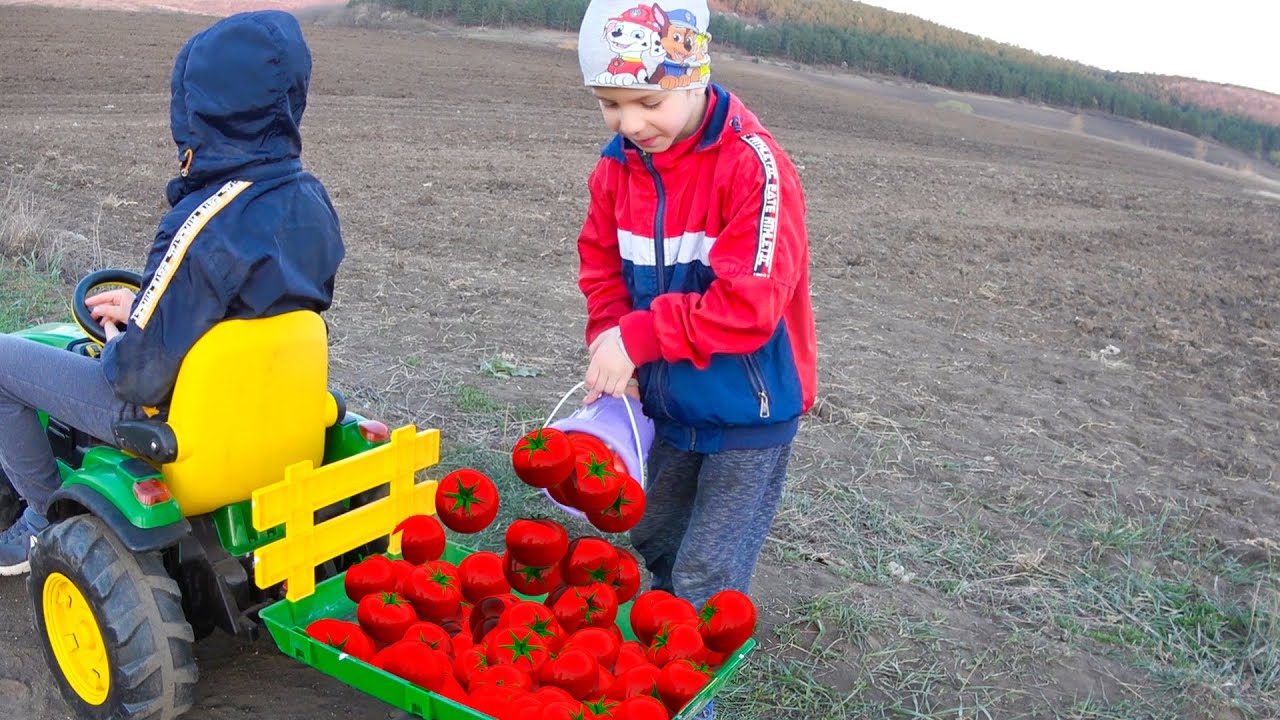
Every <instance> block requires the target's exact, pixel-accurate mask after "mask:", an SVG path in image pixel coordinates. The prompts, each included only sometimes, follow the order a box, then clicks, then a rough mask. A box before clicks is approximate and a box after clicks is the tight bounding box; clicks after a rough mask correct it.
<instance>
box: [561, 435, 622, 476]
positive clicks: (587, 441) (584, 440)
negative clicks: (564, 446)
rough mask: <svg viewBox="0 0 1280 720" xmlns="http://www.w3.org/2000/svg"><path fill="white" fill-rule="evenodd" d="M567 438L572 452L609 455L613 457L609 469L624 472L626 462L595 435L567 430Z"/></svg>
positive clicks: (576, 453)
mask: <svg viewBox="0 0 1280 720" xmlns="http://www.w3.org/2000/svg"><path fill="white" fill-rule="evenodd" d="M565 435H566V436H568V438H569V444H570V445H572V446H573V450H574V454H575V455H581V454H582V453H584V452H593V453H595V454H597V455H599V456H601V457H604V456H606V455H607V456H609V457H612V458H613V464H612V465H610V469H611V470H613V471H614V472H616V473H619V474H626V473H627V472H628V471H627V466H626V463H624V462H622V458H620V457H618V456H617V455H616V454H614V452H613V451H612V450H610V449H609V446H608V445H605V444H604V441H603V440H601V439H600V438H598V437H596V436H595V435H591V434H590V433H584V432H576V431H572V430H571V431H569V432H567V433H565Z"/></svg>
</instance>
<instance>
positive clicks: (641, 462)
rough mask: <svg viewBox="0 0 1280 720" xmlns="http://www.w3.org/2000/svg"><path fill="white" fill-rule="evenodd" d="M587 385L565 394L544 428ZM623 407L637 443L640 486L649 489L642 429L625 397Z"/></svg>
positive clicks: (544, 424)
mask: <svg viewBox="0 0 1280 720" xmlns="http://www.w3.org/2000/svg"><path fill="white" fill-rule="evenodd" d="M585 385H586V383H585V382H579V383H578V384H577V385H574V386H573V387H571V388H569V392H567V393H565V394H564V396H563V397H561V398H560V402H558V403H556V407H555V409H554V410H552V411H551V414H550V415H548V416H547V419H546V420H545V421H544V422H543V423H542V427H544V428H545V427H547V426H548V425H550V424H551V421H552V420H554V419H555V417H556V415H557V414H558V413H559V412H560V408H562V407H564V404H565V403H566V402H568V401H569V398H570V397H572V396H573V394H574V393H576V392H578V391H579V390H581V389H582V388H583V387H584V386H585ZM622 405H623V407H625V408H626V409H627V419H628V420H630V421H631V437H632V439H634V440H635V441H636V464H637V465H639V466H640V486H641V487H648V483H647V482H645V473H646V472H647V470H646V469H645V466H644V448H643V447H641V444H640V428H639V426H637V425H636V414H635V412H634V411H633V410H632V409H631V403H629V402H627V398H626V397H625V396H624V397H623V398H622Z"/></svg>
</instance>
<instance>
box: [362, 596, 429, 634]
mask: <svg viewBox="0 0 1280 720" xmlns="http://www.w3.org/2000/svg"><path fill="white" fill-rule="evenodd" d="M356 620H357V621H359V623H360V627H362V628H364V630H365V632H367V633H369V636H370V637H372V638H373V639H375V640H380V641H382V642H384V643H393V642H396V641H397V640H399V639H400V638H402V637H404V633H405V631H406V630H408V629H409V626H410V625H412V624H414V623H416V622H418V614H417V613H416V612H414V610H413V606H412V605H410V604H409V601H407V600H405V599H404V598H403V597H401V596H400V595H399V594H397V593H389V592H384V593H378V594H376V595H366V596H364V598H363V599H362V600H361V601H360V603H359V604H358V605H356Z"/></svg>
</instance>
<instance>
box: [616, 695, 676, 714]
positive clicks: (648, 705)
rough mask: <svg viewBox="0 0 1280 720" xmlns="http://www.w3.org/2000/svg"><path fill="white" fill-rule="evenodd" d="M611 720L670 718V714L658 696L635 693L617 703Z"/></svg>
mask: <svg viewBox="0 0 1280 720" xmlns="http://www.w3.org/2000/svg"><path fill="white" fill-rule="evenodd" d="M613 720H671V714H670V713H668V712H667V706H666V705H663V704H662V701H661V700H659V699H658V698H656V697H653V696H652V695H636V696H634V697H630V698H627V699H626V700H623V701H622V703H621V704H619V705H618V707H617V708H616V709H615V710H614V711H613Z"/></svg>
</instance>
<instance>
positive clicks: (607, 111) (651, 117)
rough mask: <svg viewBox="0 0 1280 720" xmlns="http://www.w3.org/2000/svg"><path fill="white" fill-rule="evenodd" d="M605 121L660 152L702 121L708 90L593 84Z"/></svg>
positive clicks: (647, 148)
mask: <svg viewBox="0 0 1280 720" xmlns="http://www.w3.org/2000/svg"><path fill="white" fill-rule="evenodd" d="M591 93H592V94H593V95H595V96H596V99H597V100H599V101H600V112H602V113H603V114H604V122H605V125H608V126H609V129H610V130H612V131H614V132H616V133H621V134H622V136H623V137H625V138H626V139H628V140H630V141H631V142H633V143H635V144H636V146H637V147H639V148H640V149H642V150H644V151H645V152H647V153H660V152H662V151H664V150H666V149H668V148H670V147H671V146H672V145H674V144H676V143H677V142H679V141H680V140H683V139H685V138H687V137H689V136H690V135H693V133H694V132H695V131H696V130H697V129H698V126H699V125H701V124H702V116H703V114H705V113H706V107H707V97H706V91H705V90H703V89H701V88H699V89H696V90H637V89H631V88H605V87H593V88H591Z"/></svg>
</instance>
